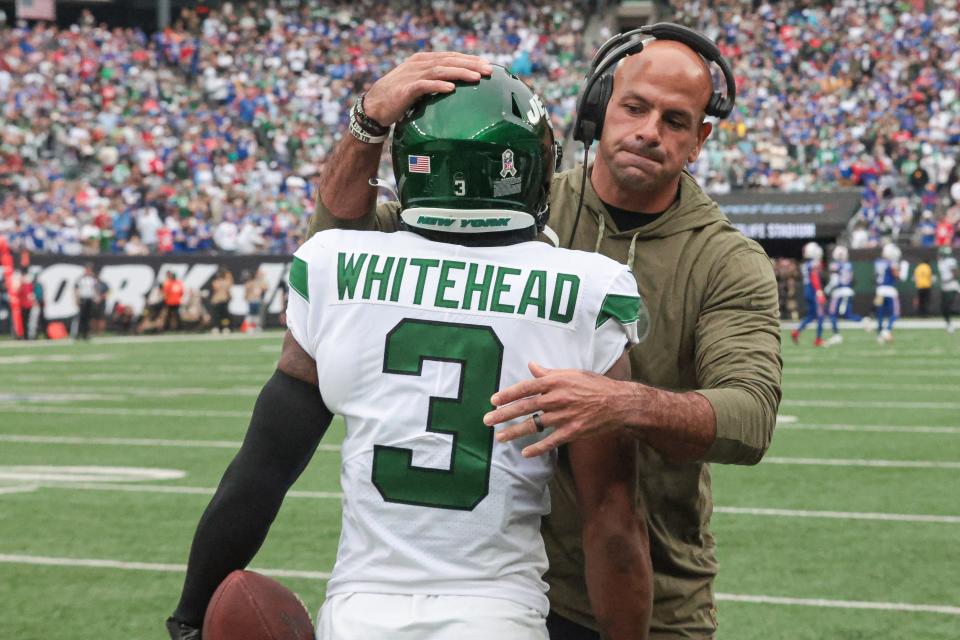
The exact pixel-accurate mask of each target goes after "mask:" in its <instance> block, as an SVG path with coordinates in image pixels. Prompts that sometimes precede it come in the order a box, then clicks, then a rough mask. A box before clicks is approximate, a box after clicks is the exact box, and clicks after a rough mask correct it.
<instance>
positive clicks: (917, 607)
mask: <svg viewBox="0 0 960 640" xmlns="http://www.w3.org/2000/svg"><path fill="white" fill-rule="evenodd" d="M716 597H717V600H719V601H721V602H749V603H753V604H779V605H788V606H800V607H825V608H831V609H872V610H874V611H900V612H905V613H908V612H909V613H939V614H943V615H948V616H960V607H951V606H948V605H938V604H909V603H906V602H865V601H862V600H823V599H820V598H781V597H777V596H754V595H744V594H736V593H718V594H716Z"/></svg>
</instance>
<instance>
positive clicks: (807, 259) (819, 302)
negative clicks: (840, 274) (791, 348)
mask: <svg viewBox="0 0 960 640" xmlns="http://www.w3.org/2000/svg"><path fill="white" fill-rule="evenodd" d="M822 260H823V248H821V247H820V245H818V244H817V243H816V242H808V243H807V244H805V245H803V265H801V267H800V273H801V274H802V275H803V298H804V300H805V301H806V303H807V315H806V317H804V319H803V320H801V321H800V325H799V326H798V327H797V328H796V329H794V330H793V331H791V332H790V338H791V339H792V340H793V343H794V344H799V343H800V333H801V332H802V331H803V330H804V329H806V328H807V325H808V324H810V323H811V322H813V321H816V323H817V337H816V338H815V339H814V341H813V346H815V347H819V346H821V345H823V318H824V303H825V302H826V299H827V296H826V294H825V293H824V292H823V278H822V275H821V273H822V271H823V265H822V262H821V261H822Z"/></svg>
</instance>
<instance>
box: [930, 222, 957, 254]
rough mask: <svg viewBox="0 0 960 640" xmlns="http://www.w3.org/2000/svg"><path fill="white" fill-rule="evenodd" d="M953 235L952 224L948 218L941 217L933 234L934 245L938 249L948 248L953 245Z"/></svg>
mask: <svg viewBox="0 0 960 640" xmlns="http://www.w3.org/2000/svg"><path fill="white" fill-rule="evenodd" d="M954 233H955V229H954V223H953V221H952V220H951V219H950V218H949V217H948V216H943V217H942V218H940V221H939V222H937V228H936V231H935V232H934V234H935V237H936V244H937V246H938V247H949V246H952V245H953V236H954Z"/></svg>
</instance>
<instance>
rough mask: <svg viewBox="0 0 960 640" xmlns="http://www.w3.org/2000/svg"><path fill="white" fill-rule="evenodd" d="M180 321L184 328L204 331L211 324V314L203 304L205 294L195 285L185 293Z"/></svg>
mask: <svg viewBox="0 0 960 640" xmlns="http://www.w3.org/2000/svg"><path fill="white" fill-rule="evenodd" d="M180 321H181V323H182V326H183V328H184V329H193V330H196V331H203V330H204V329H206V328H207V327H209V326H210V314H209V313H208V312H207V310H206V309H205V308H204V306H203V296H202V295H201V294H200V291H198V290H197V289H195V288H193V287H191V288H189V289H187V291H186V293H185V294H184V298H183V304H182V305H181V306H180Z"/></svg>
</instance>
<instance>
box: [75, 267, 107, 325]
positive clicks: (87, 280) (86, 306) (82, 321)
mask: <svg viewBox="0 0 960 640" xmlns="http://www.w3.org/2000/svg"><path fill="white" fill-rule="evenodd" d="M73 288H74V294H75V296H76V299H77V306H78V307H79V312H78V314H77V328H76V332H75V334H74V335H75V337H78V338H80V339H82V340H89V339H90V323H91V321H92V320H93V316H94V313H95V310H96V305H97V297H98V296H99V295H100V280H99V278H97V276H96V275H95V274H94V272H93V264H92V263H89V262H88V263H87V264H86V265H85V266H84V268H83V275H82V276H80V278H79V279H78V280H77V282H76V284H75V285H74V287H73Z"/></svg>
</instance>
